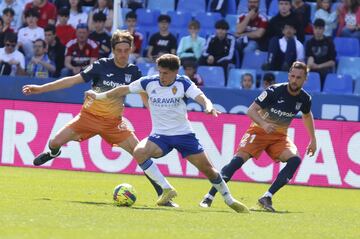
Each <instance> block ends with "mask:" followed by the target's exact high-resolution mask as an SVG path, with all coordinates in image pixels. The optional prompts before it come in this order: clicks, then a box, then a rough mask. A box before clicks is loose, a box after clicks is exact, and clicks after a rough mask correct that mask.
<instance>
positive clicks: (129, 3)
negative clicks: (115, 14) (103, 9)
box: [121, 0, 145, 12]
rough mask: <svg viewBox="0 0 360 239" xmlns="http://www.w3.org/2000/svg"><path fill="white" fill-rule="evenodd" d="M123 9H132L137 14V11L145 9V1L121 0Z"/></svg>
mask: <svg viewBox="0 0 360 239" xmlns="http://www.w3.org/2000/svg"><path fill="white" fill-rule="evenodd" d="M121 7H125V8H131V10H132V11H134V12H135V11H136V9H138V8H144V7H145V0H121Z"/></svg>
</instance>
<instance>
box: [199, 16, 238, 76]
mask: <svg viewBox="0 0 360 239" xmlns="http://www.w3.org/2000/svg"><path fill="white" fill-rule="evenodd" d="M215 29H216V32H215V34H214V35H212V36H210V37H209V38H208V39H207V42H206V44H205V47H204V51H203V54H202V56H201V58H200V65H208V66H221V67H223V68H224V72H225V76H226V73H227V70H228V66H229V64H231V63H233V58H234V52H235V41H236V40H235V36H233V35H232V34H230V33H228V30H229V24H228V23H227V21H225V20H223V19H222V20H219V21H217V22H216V23H215ZM225 79H226V77H225Z"/></svg>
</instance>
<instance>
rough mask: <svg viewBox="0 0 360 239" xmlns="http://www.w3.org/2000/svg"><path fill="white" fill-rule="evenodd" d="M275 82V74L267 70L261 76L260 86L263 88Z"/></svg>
mask: <svg viewBox="0 0 360 239" xmlns="http://www.w3.org/2000/svg"><path fill="white" fill-rule="evenodd" d="M275 82H276V80H275V75H274V74H273V73H271V72H267V73H265V74H264V76H263V81H262V88H263V89H264V90H265V89H266V88H268V87H269V86H271V85H273V84H275Z"/></svg>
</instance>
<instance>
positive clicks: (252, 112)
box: [247, 102, 276, 133]
mask: <svg viewBox="0 0 360 239" xmlns="http://www.w3.org/2000/svg"><path fill="white" fill-rule="evenodd" d="M260 110H261V107H260V105H258V104H257V103H256V102H253V103H252V104H251V105H250V107H249V109H248V112H247V115H248V116H249V117H250V118H251V119H252V120H253V121H254V122H255V123H256V124H258V125H259V126H260V127H261V128H263V129H264V130H265V131H266V133H272V132H274V131H275V129H276V127H275V125H274V124H271V123H268V122H266V121H265V120H264V119H263V118H262V117H261V115H260V114H259V111H260Z"/></svg>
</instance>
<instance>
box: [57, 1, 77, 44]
mask: <svg viewBox="0 0 360 239" xmlns="http://www.w3.org/2000/svg"><path fill="white" fill-rule="evenodd" d="M69 15H70V10H69V9H68V8H66V7H63V8H61V9H60V10H59V15H58V22H57V25H56V36H57V37H58V38H59V40H60V42H61V44H63V45H66V44H67V43H68V42H69V41H70V40H71V39H74V38H75V37H76V36H75V29H74V28H73V26H72V25H70V24H68V20H69Z"/></svg>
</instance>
